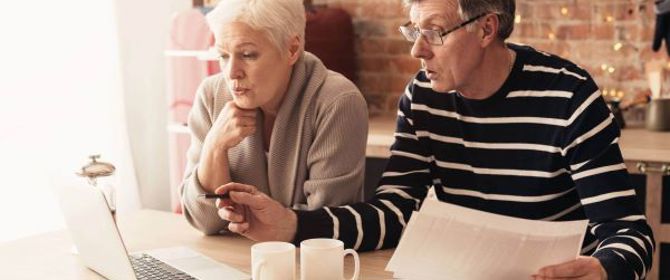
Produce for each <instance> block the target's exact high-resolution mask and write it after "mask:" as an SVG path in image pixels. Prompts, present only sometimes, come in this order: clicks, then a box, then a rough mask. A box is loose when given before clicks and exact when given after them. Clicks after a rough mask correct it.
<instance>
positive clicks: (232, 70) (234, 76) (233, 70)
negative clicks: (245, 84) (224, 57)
mask: <svg viewBox="0 0 670 280" xmlns="http://www.w3.org/2000/svg"><path fill="white" fill-rule="evenodd" d="M226 64H227V65H226V67H222V68H223V69H226V71H227V75H228V78H229V79H231V80H239V79H242V78H244V69H242V67H241V65H240V63H239V62H236V61H235V60H234V59H230V60H229V61H228V62H227V63H226Z"/></svg>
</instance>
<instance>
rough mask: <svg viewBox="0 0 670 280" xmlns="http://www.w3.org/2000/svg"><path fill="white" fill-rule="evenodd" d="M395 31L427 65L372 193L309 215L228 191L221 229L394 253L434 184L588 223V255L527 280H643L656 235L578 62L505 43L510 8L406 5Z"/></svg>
mask: <svg viewBox="0 0 670 280" xmlns="http://www.w3.org/2000/svg"><path fill="white" fill-rule="evenodd" d="M408 2H409V3H408V6H409V10H410V19H411V21H410V22H409V23H407V24H405V25H403V26H401V27H400V31H401V32H402V34H403V35H404V36H405V38H407V39H408V40H409V41H411V42H413V44H414V45H413V48H412V56H414V57H416V58H418V59H420V60H421V62H422V65H423V69H421V71H419V72H418V73H417V75H416V76H415V77H414V78H413V79H412V81H411V82H410V83H409V85H408V86H407V88H406V90H405V92H404V94H403V96H402V98H401V100H400V103H399V110H398V118H397V130H396V133H395V143H394V144H393V146H392V147H391V154H392V156H391V158H390V161H389V163H388V166H387V168H386V171H385V172H384V174H383V177H382V179H381V181H380V183H379V187H378V189H377V192H376V197H375V198H374V199H372V200H370V201H367V203H359V204H353V205H349V206H342V207H331V208H328V207H326V208H322V209H319V210H315V211H293V210H291V209H288V208H285V207H282V206H281V205H280V204H278V203H276V202H274V201H273V200H272V199H270V198H269V197H267V196H266V195H264V194H262V193H261V192H258V191H257V190H256V189H255V188H253V187H251V186H246V185H242V184H234V183H231V184H227V185H224V186H222V187H220V188H219V189H217V192H219V193H230V196H231V199H227V200H223V201H221V202H220V203H219V207H222V211H220V214H221V216H222V218H223V219H225V220H229V221H231V223H230V225H229V229H230V230H232V231H234V232H238V233H241V234H243V235H245V236H247V237H249V238H252V239H256V240H284V241H293V242H296V243H297V242H300V241H301V240H304V239H308V238H314V237H329V238H336V239H341V240H342V241H344V242H345V244H347V246H349V247H353V248H354V249H357V250H373V249H380V248H388V247H393V246H395V245H397V243H398V241H399V238H400V235H401V233H402V230H403V227H404V226H405V224H406V222H407V221H408V220H409V217H410V215H411V213H412V211H414V210H416V209H418V207H419V206H420V204H421V202H422V201H423V199H425V197H426V194H427V192H428V190H429V187H431V186H434V187H435V191H436V194H437V197H438V198H439V199H440V200H442V201H446V202H450V203H454V204H458V205H461V206H465V207H469V208H474V209H479V210H482V211H488V212H492V213H497V214H503V215H508V216H513V217H520V218H526V219H536V220H547V221H568V220H579V219H589V220H590V223H589V227H588V229H587V233H586V236H585V240H584V243H583V250H582V255H583V256H582V257H580V258H577V259H576V260H573V261H570V262H567V263H562V264H555V265H551V266H547V267H544V268H542V269H540V270H539V271H538V272H537V273H536V274H535V275H529V278H531V277H533V278H535V279H637V278H644V277H645V276H646V272H647V271H648V270H649V268H650V266H651V257H652V253H653V250H654V245H653V244H654V242H653V237H652V232H651V230H650V228H649V226H648V225H647V223H646V220H645V217H644V215H643V214H642V213H641V211H640V209H638V207H637V206H636V205H637V204H636V193H635V190H634V189H633V188H632V187H631V185H630V183H629V178H628V174H627V172H626V168H625V165H624V164H623V161H622V157H621V152H620V150H619V146H618V139H619V135H620V131H619V130H618V127H617V125H616V123H615V121H614V118H613V116H612V114H611V113H610V111H609V109H608V108H607V106H606V105H605V102H604V101H603V99H602V97H601V93H600V91H599V90H598V87H597V86H596V84H595V82H594V81H593V79H592V78H591V77H590V76H589V74H588V73H587V72H586V71H585V70H583V69H582V68H580V67H579V66H577V65H575V64H574V63H571V62H569V61H567V60H565V59H562V58H560V57H557V56H554V55H551V54H547V53H544V52H541V51H537V50H535V49H533V48H531V47H527V46H519V45H514V44H508V43H505V40H506V39H507V38H508V37H509V35H510V34H511V32H512V29H513V20H514V12H515V3H514V0H423V1H421V0H419V1H408Z"/></svg>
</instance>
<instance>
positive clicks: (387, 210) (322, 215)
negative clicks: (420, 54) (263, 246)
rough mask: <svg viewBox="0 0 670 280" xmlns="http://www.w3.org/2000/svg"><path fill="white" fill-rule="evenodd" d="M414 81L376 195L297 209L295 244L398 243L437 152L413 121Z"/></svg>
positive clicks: (361, 246) (362, 246) (372, 246)
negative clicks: (361, 200)
mask: <svg viewBox="0 0 670 280" xmlns="http://www.w3.org/2000/svg"><path fill="white" fill-rule="evenodd" d="M414 86H415V85H414V83H412V84H410V85H409V86H408V87H407V89H406V90H405V94H404V95H403V96H402V97H401V99H400V103H399V111H398V118H397V124H396V133H395V142H394V144H393V145H392V146H391V157H390V159H389V163H388V165H387V167H386V170H385V172H384V174H383V175H382V178H381V180H380V182H379V187H378V188H377V191H376V196H375V197H374V198H373V199H371V200H369V201H367V202H364V203H357V204H352V205H346V206H340V207H324V208H321V209H318V210H314V211H296V213H297V215H298V229H297V233H296V237H295V239H294V243H296V244H299V243H300V242H301V241H302V240H306V239H310V238H317V237H326V238H334V239H339V240H342V241H343V242H344V244H345V246H346V247H348V248H353V249H355V250H359V251H367V250H378V249H384V248H391V247H395V246H396V245H397V244H398V241H399V240H400V235H401V233H402V231H403V229H404V227H405V225H406V224H407V222H408V221H409V217H410V215H411V214H412V211H414V210H417V209H418V208H419V206H420V204H421V201H423V199H424V198H425V196H426V194H427V191H428V187H429V185H431V184H432V183H431V182H432V180H431V174H430V169H429V163H430V161H431V157H430V155H429V154H428V152H426V151H425V149H423V148H422V146H421V143H420V140H419V138H418V137H417V136H416V133H415V130H414V128H413V125H412V123H413V122H412V113H411V110H410V108H411V98H412V92H411V91H412V88H413V87H414Z"/></svg>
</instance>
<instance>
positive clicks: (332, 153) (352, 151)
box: [303, 91, 368, 209]
mask: <svg viewBox="0 0 670 280" xmlns="http://www.w3.org/2000/svg"><path fill="white" fill-rule="evenodd" d="M329 103H330V104H328V106H327V107H326V109H325V110H324V113H322V114H320V115H319V116H317V118H316V120H315V130H316V133H315V136H314V140H313V142H312V144H311V146H310V148H309V151H308V155H307V168H308V170H309V171H308V176H309V177H308V178H307V180H306V181H305V183H304V185H303V190H304V192H305V197H306V198H307V208H308V209H317V208H320V207H323V206H336V205H342V204H347V203H353V202H358V201H361V200H362V198H363V197H362V196H363V180H364V175H365V174H364V171H365V149H366V145H367V135H368V111H367V105H366V103H365V100H364V99H363V96H362V95H361V94H360V93H359V92H357V91H356V92H350V93H345V94H340V95H338V96H337V97H336V98H334V99H333V100H332V102H329Z"/></svg>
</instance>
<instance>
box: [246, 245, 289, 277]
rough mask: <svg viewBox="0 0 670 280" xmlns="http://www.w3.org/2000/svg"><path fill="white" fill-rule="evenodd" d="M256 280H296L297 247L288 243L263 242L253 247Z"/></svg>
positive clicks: (252, 270)
mask: <svg viewBox="0 0 670 280" xmlns="http://www.w3.org/2000/svg"><path fill="white" fill-rule="evenodd" d="M251 277H252V279H254V280H292V279H295V246H293V244H291V243H287V242H274V241H273V242H262V243H257V244H254V245H253V246H251Z"/></svg>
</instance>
